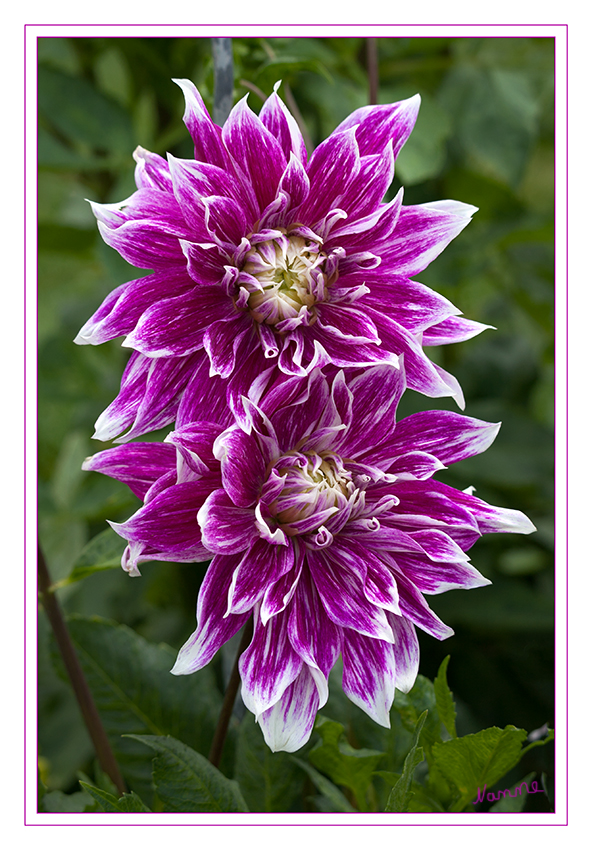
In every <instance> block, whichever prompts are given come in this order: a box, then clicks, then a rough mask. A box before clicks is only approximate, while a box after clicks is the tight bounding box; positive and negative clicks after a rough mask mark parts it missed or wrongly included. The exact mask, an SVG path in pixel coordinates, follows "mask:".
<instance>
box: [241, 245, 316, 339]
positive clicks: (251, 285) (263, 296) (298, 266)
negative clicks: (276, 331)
mask: <svg viewBox="0 0 592 850" xmlns="http://www.w3.org/2000/svg"><path fill="white" fill-rule="evenodd" d="M319 242H320V240H319ZM319 242H315V241H314V240H312V239H307V238H304V237H303V236H299V235H288V234H287V233H284V231H283V229H282V235H281V236H280V237H278V238H275V239H269V240H266V241H264V242H259V243H258V244H256V245H254V247H253V248H251V250H250V251H249V252H248V254H247V256H246V259H245V263H244V265H243V268H242V271H243V272H246V273H247V274H248V275H250V276H252V278H253V280H246V281H241V284H240V285H241V287H242V288H243V289H246V290H247V292H248V293H249V295H248V301H247V305H246V307H247V309H248V310H249V312H250V313H251V315H252V316H253V318H254V319H255V321H257V322H259V323H265V324H268V325H277V324H278V323H279V322H282V321H283V320H285V319H296V318H297V317H299V316H300V319H301V320H302V318H303V314H305V318H304V324H308V323H309V322H310V320H311V319H314V318H315V314H314V305H315V304H316V303H317V302H318V301H321V300H323V299H324V297H325V290H326V285H327V281H326V277H325V274H324V271H323V266H324V263H325V260H326V258H327V256H326V254H324V253H323V251H321V250H320V245H319ZM299 323H300V322H299Z"/></svg>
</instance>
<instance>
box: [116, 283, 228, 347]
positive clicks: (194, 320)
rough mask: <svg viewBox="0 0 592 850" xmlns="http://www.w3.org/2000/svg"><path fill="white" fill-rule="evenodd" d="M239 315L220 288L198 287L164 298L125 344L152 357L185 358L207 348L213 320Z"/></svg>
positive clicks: (141, 319) (154, 305) (139, 324)
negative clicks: (208, 331)
mask: <svg viewBox="0 0 592 850" xmlns="http://www.w3.org/2000/svg"><path fill="white" fill-rule="evenodd" d="M234 315H235V312H234V306H233V304H232V301H231V300H230V298H228V297H227V296H226V294H225V293H224V292H223V291H222V290H221V287H219V286H195V287H194V288H193V290H191V291H189V292H187V293H186V294H185V293H184V294H183V295H179V296H177V297H176V298H164V299H163V300H162V301H159V302H158V303H156V304H153V305H152V307H150V308H149V309H148V310H146V312H145V313H143V314H142V316H141V318H140V320H139V321H138V323H137V325H136V327H135V328H134V330H133V331H132V332H131V333H130V334H129V335H128V336H127V337H126V339H125V341H124V343H123V345H124V346H125V347H126V348H134V349H136V351H141V352H142V353H143V354H146V355H147V356H149V357H182V356H184V355H187V354H192V353H193V352H194V351H196V350H198V349H200V348H202V347H203V339H204V334H205V332H206V330H207V328H208V327H209V326H210V324H211V323H212V322H213V321H218V320H222V321H223V320H226V319H228V318H231V317H233V316H234Z"/></svg>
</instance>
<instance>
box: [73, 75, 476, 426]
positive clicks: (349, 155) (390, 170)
mask: <svg viewBox="0 0 592 850" xmlns="http://www.w3.org/2000/svg"><path fill="white" fill-rule="evenodd" d="M175 82H177V83H178V84H179V86H180V87H181V88H182V89H183V92H184V94H185V99H186V109H185V116H184V119H185V123H186V125H187V128H188V130H189V132H190V134H191V136H192V138H193V141H194V144H195V159H191V160H183V159H177V158H175V157H173V156H170V155H169V157H168V161H167V160H165V159H163V158H162V157H160V156H159V155H157V154H155V153H150V152H149V151H146V150H144V149H142V148H137V149H136V151H135V153H134V158H135V160H136V163H137V166H136V172H135V176H136V184H137V187H138V189H137V191H136V192H134V194H133V195H131V197H129V198H127V199H126V200H124V201H122V202H121V203H117V204H95V203H93V204H92V208H93V211H94V213H95V215H96V217H97V219H98V226H99V230H100V232H101V235H102V237H103V239H104V240H105V241H106V242H107V244H109V245H111V246H112V247H113V248H115V249H116V250H117V251H118V252H119V253H120V254H121V255H122V256H123V257H124V258H125V259H126V260H127V261H128V262H129V263H131V264H132V265H134V266H137V267H139V268H142V269H152V270H153V271H152V273H151V274H149V275H148V276H147V277H142V278H140V279H138V280H133V281H130V282H129V283H125V284H123V285H122V286H120V287H118V288H117V289H115V290H114V291H113V292H112V293H111V294H110V295H109V296H107V298H106V299H105V301H104V302H103V304H102V305H101V306H100V307H99V309H98V310H97V312H96V313H95V314H94V315H93V316H92V318H91V319H89V321H88V322H87V323H86V324H85V325H84V327H83V328H82V329H81V331H80V333H79V334H78V336H77V337H76V342H77V343H79V344H89V343H90V344H99V343H102V342H105V341H106V340H110V339H113V338H115V337H120V336H124V337H125V339H124V341H123V345H124V346H126V347H129V348H132V349H133V351H134V353H133V355H132V358H131V360H130V363H129V365H128V369H127V370H126V374H125V375H124V377H123V381H122V385H121V391H120V394H119V396H118V397H117V399H116V400H115V401H114V402H113V403H112V405H111V406H110V407H109V408H107V410H106V411H105V412H104V413H103V414H102V416H101V417H100V419H99V420H98V422H97V426H96V433H95V437H96V438H97V439H102V440H108V439H112V438H113V437H116V436H117V435H119V434H121V433H122V432H123V431H125V430H126V429H129V430H127V433H126V435H125V437H122V438H120V440H119V441H120V442H123V441H125V440H128V439H131V438H132V437H134V436H138V435H140V434H143V433H146V432H148V431H150V430H153V429H155V428H159V427H162V426H163V425H166V424H168V423H170V422H172V421H173V420H174V419H175V416H176V411H177V410H178V406H179V404H180V403H181V402H182V399H183V397H184V395H185V394H186V393H187V391H188V386H189V384H190V383H192V382H193V391H194V392H195V390H196V388H198V385H201V384H202V383H203V381H205V380H206V379H207V376H208V375H209V376H219V377H220V379H221V380H222V383H220V385H219V391H220V392H221V393H223V394H225V393H227V394H228V402H229V403H230V405H231V407H233V409H234V410H235V411H238V413H239V415H240V413H241V410H242V409H241V406H240V398H241V396H242V395H243V394H246V392H247V391H248V388H249V387H250V385H251V382H252V380H253V379H254V378H255V377H256V376H257V375H259V374H260V373H261V372H262V371H263V370H265V369H267V368H269V367H270V366H274V367H275V368H276V370H278V371H279V372H280V373H281V374H283V375H285V376H288V377H290V376H299V377H306V375H308V374H309V373H310V372H311V371H312V370H313V369H314V368H317V367H320V368H323V367H325V366H327V365H329V364H330V365H332V366H335V367H337V368H358V367H367V366H371V365H375V364H378V363H390V364H393V365H396V364H397V363H398V358H399V356H400V355H404V357H405V371H406V375H407V382H408V386H409V387H410V388H411V389H414V390H417V391H419V392H421V393H424V394H426V395H428V396H431V397H441V396H453V397H454V398H456V400H457V401H458V403H459V405H460V406H461V407H462V406H463V399H462V392H461V390H460V387H459V385H458V382H457V381H456V380H455V379H454V378H453V377H452V376H451V375H449V374H448V373H446V372H445V371H444V370H442V369H441V368H440V367H439V366H436V365H434V364H433V363H432V362H431V361H430V360H429V358H428V357H427V356H426V354H425V352H424V350H423V348H422V346H430V345H441V344H444V343H449V342H457V341H460V340H464V339H468V338H470V337H471V336H474V335H475V334H477V333H479V332H480V331H482V330H483V329H484V328H485V327H486V326H485V325H482V324H479V323H477V322H471V321H469V320H467V319H464V318H461V317H460V316H459V315H458V313H459V311H458V310H457V309H456V308H455V307H454V306H453V305H452V304H451V303H450V302H449V301H448V300H447V299H446V298H444V297H442V296H441V295H438V294H437V293H436V292H434V291H432V290H431V289H429V288H428V287H426V286H424V285H422V284H421V283H418V282H417V281H413V280H411V279H410V278H412V277H414V276H415V275H417V274H419V273H421V272H422V271H423V270H424V269H425V268H426V266H427V265H428V264H429V263H430V262H431V261H432V260H433V259H434V258H435V257H436V256H438V254H440V252H441V251H442V250H443V249H444V248H445V247H446V245H447V244H448V243H449V242H450V241H451V240H452V239H453V238H454V237H455V236H457V235H458V234H459V233H460V232H461V230H462V229H463V228H464V227H465V226H466V225H467V224H468V222H469V221H470V219H471V216H472V214H473V213H474V212H475V210H476V208H475V207H472V206H469V205H467V204H463V203H459V202H456V201H437V202H434V203H430V204H420V205H416V206H404V205H403V204H402V199H403V192H402V190H401V191H400V192H399V194H398V195H397V196H396V198H395V199H394V200H393V201H391V202H390V203H383V198H384V196H385V192H386V191H387V189H388V188H389V186H390V184H391V182H392V179H393V174H394V164H395V158H396V156H397V154H398V152H399V151H400V149H401V148H402V146H403V144H404V143H405V141H406V140H407V138H408V136H409V134H410V133H411V130H412V128H413V125H414V123H415V119H416V117H417V112H418V109H419V101H420V98H419V95H416V96H415V97H412V98H410V99H409V100H405V101H401V102H399V103H393V104H389V105H380V106H366V107H363V108H361V109H357V110H356V111H355V112H353V113H352V114H351V115H350V116H349V118H346V120H345V121H343V122H342V123H341V124H340V125H339V126H338V127H337V129H336V130H335V131H334V132H333V133H332V134H331V135H330V136H329V138H328V139H326V140H325V141H324V142H323V143H322V144H321V145H319V147H318V148H316V150H315V151H314V153H313V154H312V156H311V157H310V159H308V157H307V152H306V148H305V146H304V142H303V140H302V135H301V133H300V131H299V129H298V126H297V124H296V122H295V121H294V119H293V117H292V115H291V114H290V113H289V111H288V110H287V109H286V107H285V106H284V104H283V103H282V101H281V100H280V98H279V97H278V95H277V94H276V93H275V92H274V93H273V94H272V95H271V96H270V97H269V98H268V99H267V100H266V102H265V104H264V105H263V107H262V109H261V112H260V114H259V116H257V115H255V114H254V113H253V112H252V111H251V110H250V109H249V107H248V106H247V103H246V98H244V99H243V100H241V101H240V102H239V103H238V104H237V105H236V106H235V107H234V109H233V110H232V112H231V113H230V116H229V118H228V120H227V121H226V123H225V124H224V127H223V128H220V127H218V126H216V125H215V124H214V123H213V122H212V120H211V118H210V116H209V115H208V113H207V111H206V109H205V106H204V104H203V101H202V98H201V96H200V94H199V92H198V91H197V89H196V88H195V86H194V85H193V84H192V83H191V82H189V81H188V80H176V81H175ZM196 376H198V377H196ZM217 386H218V385H217Z"/></svg>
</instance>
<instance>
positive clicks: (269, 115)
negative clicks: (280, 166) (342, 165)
mask: <svg viewBox="0 0 592 850" xmlns="http://www.w3.org/2000/svg"><path fill="white" fill-rule="evenodd" d="M259 118H260V119H261V121H262V123H263V124H264V125H265V127H267V129H268V130H269V132H270V133H271V135H272V136H274V138H276V139H277V140H278V142H279V143H280V146H281V148H282V150H283V151H284V155H285V157H286V159H287V160H289V159H290V157H291V156H295V157H296V158H297V159H298V160H299V161H300V162H302V163H306V147H305V144H304V139H303V138H302V133H301V132H300V128H299V127H298V124H297V123H296V121H295V120H294V118H293V117H292V115H291V114H290V112H289V111H288V110H287V109H286V107H285V105H284V104H283V102H282V100H281V98H279V97H278V95H277V94H276V93H275V91H274V93H273V94H271V95H270V96H269V97H268V98H267V100H266V101H265V103H264V104H263V106H262V107H261V111H260V113H259Z"/></svg>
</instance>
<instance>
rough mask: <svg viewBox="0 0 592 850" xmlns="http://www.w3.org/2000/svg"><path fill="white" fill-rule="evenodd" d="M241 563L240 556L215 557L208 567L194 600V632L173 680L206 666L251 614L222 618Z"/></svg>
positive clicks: (178, 662) (183, 652)
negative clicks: (232, 580) (195, 620)
mask: <svg viewBox="0 0 592 850" xmlns="http://www.w3.org/2000/svg"><path fill="white" fill-rule="evenodd" d="M240 559H241V556H240V555H229V556H226V555H216V556H215V558H214V559H213V561H212V562H211V564H210V565H209V567H208V569H207V572H206V574H205V578H204V580H203V582H202V585H201V588H200V591H199V596H198V599H197V629H196V630H195V631H194V632H193V634H192V635H191V637H190V638H189V639H188V640H187V642H186V643H185V644H184V645H183V646H182V647H181V649H180V650H179V655H178V656H177V661H176V662H175V666H174V667H173V669H172V670H171V673H173V674H174V675H175V676H184V675H187V674H189V673H195V671H196V670H201V668H202V667H205V666H206V664H209V662H210V661H211V660H212V658H213V657H214V655H215V654H216V652H217V651H218V650H219V649H220V647H221V646H222V644H224V643H226V641H227V640H230V638H231V637H233V636H234V635H235V634H236V633H237V632H238V630H239V629H240V628H241V626H243V625H244V623H246V621H247V620H248V619H249V617H250V612H249V613H246V614H230V615H228V616H225V614H226V608H227V598H228V590H229V588H230V582H231V579H232V575H233V573H234V571H235V569H236V567H237V565H238V563H239V561H240Z"/></svg>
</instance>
